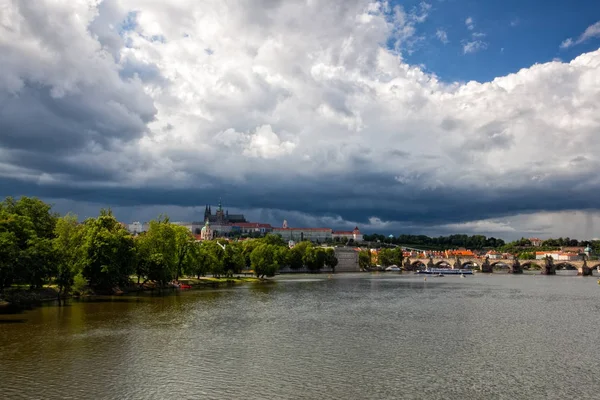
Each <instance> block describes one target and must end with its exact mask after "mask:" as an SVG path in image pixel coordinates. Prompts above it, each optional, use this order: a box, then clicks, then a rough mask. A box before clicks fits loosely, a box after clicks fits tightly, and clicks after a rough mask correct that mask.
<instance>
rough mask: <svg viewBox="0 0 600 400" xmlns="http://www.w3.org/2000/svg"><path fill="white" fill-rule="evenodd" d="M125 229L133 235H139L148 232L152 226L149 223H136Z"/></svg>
mask: <svg viewBox="0 0 600 400" xmlns="http://www.w3.org/2000/svg"><path fill="white" fill-rule="evenodd" d="M125 228H126V229H127V230H128V231H129V233H131V234H132V235H139V234H140V233H142V232H148V229H149V228H150V224H148V223H147V222H144V223H141V222H139V221H135V222H132V223H131V224H129V225H125Z"/></svg>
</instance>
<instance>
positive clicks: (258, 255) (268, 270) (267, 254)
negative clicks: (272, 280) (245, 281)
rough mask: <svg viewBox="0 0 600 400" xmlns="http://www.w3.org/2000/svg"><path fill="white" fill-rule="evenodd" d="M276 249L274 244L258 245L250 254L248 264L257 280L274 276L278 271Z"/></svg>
mask: <svg viewBox="0 0 600 400" xmlns="http://www.w3.org/2000/svg"><path fill="white" fill-rule="evenodd" d="M277 248H278V246H276V245H274V244H267V243H260V244H259V245H258V246H256V247H255V248H254V249H253V250H252V253H250V262H251V264H252V268H253V269H254V273H255V274H256V276H257V277H258V278H263V277H265V276H274V275H275V273H276V272H277V271H278V270H279V263H278V261H280V260H278V257H277Z"/></svg>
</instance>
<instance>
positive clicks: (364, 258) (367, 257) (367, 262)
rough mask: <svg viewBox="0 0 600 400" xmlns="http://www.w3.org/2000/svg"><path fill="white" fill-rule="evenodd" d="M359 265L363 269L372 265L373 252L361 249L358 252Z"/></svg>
mask: <svg viewBox="0 0 600 400" xmlns="http://www.w3.org/2000/svg"><path fill="white" fill-rule="evenodd" d="M358 266H359V267H360V268H361V269H365V268H368V267H370V266H371V252H370V251H369V250H361V251H360V252H359V253H358Z"/></svg>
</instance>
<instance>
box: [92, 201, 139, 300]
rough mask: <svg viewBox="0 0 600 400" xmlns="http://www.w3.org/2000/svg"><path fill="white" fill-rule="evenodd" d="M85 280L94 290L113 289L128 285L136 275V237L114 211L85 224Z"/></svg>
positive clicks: (104, 212)
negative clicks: (130, 276) (115, 215)
mask: <svg viewBox="0 0 600 400" xmlns="http://www.w3.org/2000/svg"><path fill="white" fill-rule="evenodd" d="M84 232H85V233H84V239H83V254H84V260H83V270H82V273H83V277H84V278H86V279H87V280H88V283H89V285H90V286H91V287H93V288H101V289H110V288H113V287H115V286H119V285H123V284H127V283H128V282H129V275H130V274H131V273H133V269H134V268H133V266H134V264H133V261H134V258H133V256H134V254H135V253H134V244H133V238H132V237H131V235H130V234H129V233H128V232H127V231H126V230H125V228H124V227H123V226H122V225H121V224H120V223H119V222H118V221H117V220H116V218H115V217H114V216H113V215H112V212H111V211H110V210H108V211H107V210H101V211H100V215H99V216H98V217H97V218H89V219H87V220H86V221H85V224H84Z"/></svg>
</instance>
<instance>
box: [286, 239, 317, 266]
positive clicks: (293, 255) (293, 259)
mask: <svg viewBox="0 0 600 400" xmlns="http://www.w3.org/2000/svg"><path fill="white" fill-rule="evenodd" d="M309 248H312V243H311V242H309V241H303V242H299V243H296V245H295V246H294V247H292V248H291V249H290V250H289V251H288V259H287V264H288V265H289V266H290V268H291V269H300V268H302V267H303V266H304V254H305V253H306V250H307V249H309Z"/></svg>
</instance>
